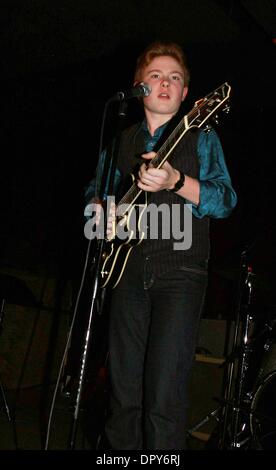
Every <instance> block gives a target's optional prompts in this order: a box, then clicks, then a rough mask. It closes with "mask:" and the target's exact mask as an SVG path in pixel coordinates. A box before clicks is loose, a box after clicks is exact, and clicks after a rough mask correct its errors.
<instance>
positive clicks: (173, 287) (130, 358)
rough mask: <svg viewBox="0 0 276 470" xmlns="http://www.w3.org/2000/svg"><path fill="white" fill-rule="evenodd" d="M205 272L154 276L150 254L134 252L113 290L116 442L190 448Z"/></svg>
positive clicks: (111, 436)
mask: <svg viewBox="0 0 276 470" xmlns="http://www.w3.org/2000/svg"><path fill="white" fill-rule="evenodd" d="M206 284H207V276H206V274H200V273H194V272H187V271H185V270H180V269H179V270H174V271H170V272H166V273H164V274H163V275H160V276H157V277H154V275H153V273H152V270H151V260H150V259H144V260H143V259H142V258H141V255H139V251H138V250H137V252H136V253H134V250H133V253H132V254H131V256H130V258H129V261H128V264H127V267H126V270H125V273H124V275H123V277H122V279H121V281H120V283H119V285H118V287H117V288H116V289H115V290H114V293H113V297H112V302H111V312H110V333H109V353H110V356H109V368H110V380H111V396H110V416H109V418H108V420H107V423H106V437H107V439H108V441H109V443H110V445H111V447H112V448H113V449H119V450H123V449H125V450H127V449H167V450H170V449H179V450H180V449H184V448H185V434H186V432H185V430H186V409H187V386H188V379H189V372H190V370H191V366H192V363H193V358H194V353H195V347H196V340H197V332H198V326H199V320H200V315H201V311H202V306H203V301H204V296H205V290H206Z"/></svg>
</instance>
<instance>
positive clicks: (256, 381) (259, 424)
mask: <svg viewBox="0 0 276 470" xmlns="http://www.w3.org/2000/svg"><path fill="white" fill-rule="evenodd" d="M238 271H239V281H238V282H239V287H238V296H237V297H238V298H237V306H236V312H235V321H234V332H233V339H232V344H231V351H230V354H229V356H228V357H226V359H225V361H224V363H223V367H224V372H225V374H224V375H225V378H224V386H223V393H222V397H221V398H218V399H217V400H218V402H219V407H218V408H217V409H215V410H213V411H212V412H211V413H209V415H207V416H206V417H205V418H204V419H203V420H202V421H200V422H199V423H198V424H197V425H195V426H193V428H192V431H196V430H197V429H198V428H199V427H200V426H202V425H203V424H204V423H206V422H207V421H209V420H210V419H211V418H214V419H215V420H216V422H217V424H216V426H215V428H214V430H213V431H212V433H211V435H210V438H209V439H208V441H207V444H206V447H207V449H221V450H238V449H240V450H276V315H274V314H275V312H273V311H270V312H269V314H268V315H267V314H266V313H264V312H261V313H258V312H257V311H256V310H257V309H256V308H255V302H254V300H255V297H256V296H255V291H256V285H257V282H256V281H257V275H256V274H255V273H254V272H253V269H252V267H251V266H250V265H249V264H248V251H247V250H246V249H245V250H243V251H242V253H241V257H240V267H239V270H238ZM190 431H191V430H189V431H188V434H190V435H191V433H190Z"/></svg>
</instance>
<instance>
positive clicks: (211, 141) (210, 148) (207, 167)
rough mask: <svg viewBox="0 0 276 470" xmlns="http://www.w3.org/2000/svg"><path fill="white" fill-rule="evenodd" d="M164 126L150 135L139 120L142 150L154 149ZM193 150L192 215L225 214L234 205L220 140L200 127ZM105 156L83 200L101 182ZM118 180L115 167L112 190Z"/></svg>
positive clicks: (88, 198)
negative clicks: (195, 192)
mask: <svg viewBox="0 0 276 470" xmlns="http://www.w3.org/2000/svg"><path fill="white" fill-rule="evenodd" d="M166 126H167V123H165V124H163V125H162V126H160V127H158V129H156V131H155V133H154V135H153V136H151V134H150V132H149V131H148V128H147V124H146V120H144V121H143V122H142V129H143V133H144V139H145V146H146V147H145V150H146V152H151V151H152V150H153V149H154V147H155V145H156V143H157V142H158V141H159V139H160V137H161V135H162V134H163V132H164V130H165V128H166ZM197 153H198V157H199V164H200V171H199V184H200V202H199V204H198V205H195V204H193V203H192V211H193V215H194V216H195V217H197V218H202V217H204V216H209V217H213V218H225V217H228V216H229V215H230V213H231V212H232V210H233V209H234V207H235V206H236V204H237V195H236V193H235V191H234V189H233V187H232V183H231V178H230V175H229V172H228V170H227V167H226V163H225V158H224V153H223V149H222V146H221V143H220V139H219V137H218V135H217V133H216V132H215V131H214V130H213V129H212V130H211V131H210V132H208V133H206V132H204V131H202V130H200V132H199V138H198V143H197ZM105 155H106V154H105V152H103V153H102V156H101V159H100V162H99V164H98V168H97V173H96V178H94V179H93V180H92V181H91V182H90V184H89V185H88V187H87V188H86V191H85V198H86V201H89V200H90V199H91V198H92V197H93V196H94V195H95V194H97V192H98V191H97V189H98V185H99V184H100V181H101V174H102V171H103V165H104V160H105ZM120 182H121V174H120V171H119V170H118V169H116V171H115V181H114V188H115V189H116V188H118V185H119V184H120ZM105 197H106V195H105ZM188 202H189V201H188ZM84 214H85V216H89V215H91V214H89V209H88V206H87V208H86V210H85V213H84Z"/></svg>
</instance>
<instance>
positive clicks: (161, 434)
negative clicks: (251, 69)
mask: <svg viewBox="0 0 276 470" xmlns="http://www.w3.org/2000/svg"><path fill="white" fill-rule="evenodd" d="M140 82H144V83H146V84H148V85H149V86H150V87H151V93H150V94H149V96H146V97H144V98H143V106H144V111H145V119H144V120H143V122H142V123H138V124H135V125H134V126H132V127H130V128H128V129H127V130H125V131H124V132H123V134H122V137H121V140H120V149H119V156H118V164H117V169H116V178H115V181H116V186H118V181H119V179H123V178H124V177H125V176H126V175H127V174H128V173H130V172H131V170H132V169H133V168H134V167H135V166H136V165H137V162H139V158H138V157H137V156H140V159H141V163H140V170H139V173H138V179H137V185H138V187H139V188H140V189H141V190H143V191H145V192H146V193H147V195H148V202H149V203H150V204H153V205H155V206H156V207H159V208H160V207H161V205H164V204H165V205H166V207H168V208H170V209H171V208H172V207H173V206H174V205H177V206H178V207H179V208H180V212H179V214H180V218H179V220H180V222H179V223H180V224H182V225H183V223H184V219H183V213H184V207H185V203H189V204H191V205H190V213H192V215H191V218H192V243H191V244H190V246H189V249H182V250H179V249H177V250H176V249H175V241H176V240H175V239H174V235H173V234H170V237H162V230H159V229H160V227H158V236H157V237H154V238H153V239H151V238H150V237H146V238H145V239H144V240H143V241H142V243H141V244H139V245H138V246H137V247H135V248H134V249H133V250H132V251H131V254H130V256H129V259H128V261H127V264H126V267H125V270H124V272H123V275H122V278H121V280H120V282H119V283H118V285H117V287H116V288H115V289H114V291H113V293H112V300H111V311H110V325H109V374H110V383H111V396H110V410H109V415H108V419H107V422H106V428H105V432H106V437H107V439H108V441H109V444H110V446H111V447H112V449H120V450H122V449H125V450H127V449H150V450H154V449H166V450H172V449H178V450H180V449H184V448H185V434H186V409H187V406H188V403H187V386H188V379H189V373H190V370H191V366H192V363H193V358H194V353H195V347H196V339H197V332H198V327H199V320H200V316H201V312H202V307H203V303H204V296H205V290H206V285H207V264H208V258H209V218H210V217H215V218H222V217H227V216H228V215H229V214H230V213H231V211H232V209H233V208H234V207H235V205H236V194H235V192H234V190H233V188H232V186H231V180H230V177H229V174H228V171H227V168H226V164H225V160H224V155H223V151H222V148H221V144H220V141H219V138H218V136H217V135H216V133H215V131H214V130H211V132H209V133H204V132H203V131H202V130H199V129H196V130H194V131H193V132H191V131H189V132H187V133H186V134H185V135H184V137H183V138H182V139H181V140H180V142H179V143H178V144H177V145H176V147H175V148H174V150H173V152H172V153H171V155H170V158H169V159H168V160H167V161H166V162H165V163H164V164H163V166H162V167H161V168H154V167H153V166H151V165H150V161H151V159H152V158H153V157H154V155H155V152H154V150H155V149H156V148H157V146H158V141H159V142H160V138H161V136H162V134H163V133H164V132H166V128H167V126H168V125H169V123H170V121H171V119H172V118H173V116H175V114H176V113H177V112H178V110H179V107H180V105H181V102H182V101H183V100H184V99H185V97H186V95H187V92H188V85H189V71H188V68H187V66H186V60H185V56H184V53H183V51H182V49H181V48H180V47H179V46H178V45H177V44H174V43H168V42H155V43H153V44H151V45H150V46H149V47H148V48H147V49H146V50H145V51H144V52H143V54H142V55H141V56H140V57H139V59H138V61H137V68H136V72H135V84H138V83H140ZM143 161H144V162H143ZM99 167H100V168H102V165H99ZM98 173H100V170H99V171H98ZM99 177H100V175H99V174H98V178H99ZM93 188H94V184H91V185H90V186H89V187H88V189H87V192H86V196H87V202H89V201H90V200H91V196H93ZM163 223H164V222H163ZM165 223H166V222H165ZM182 228H183V227H182ZM161 229H162V227H161Z"/></svg>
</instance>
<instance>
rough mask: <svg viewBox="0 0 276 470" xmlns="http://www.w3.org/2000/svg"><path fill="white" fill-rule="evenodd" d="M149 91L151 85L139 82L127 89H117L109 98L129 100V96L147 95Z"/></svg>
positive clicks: (141, 96)
mask: <svg viewBox="0 0 276 470" xmlns="http://www.w3.org/2000/svg"><path fill="white" fill-rule="evenodd" d="M150 93H151V87H150V85H148V84H147V83H144V82H141V83H139V84H138V85H136V86H134V87H132V88H130V89H129V90H127V91H118V93H116V95H114V96H113V97H112V98H111V100H114V101H123V100H129V99H131V98H143V97H144V96H149V95H150Z"/></svg>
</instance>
